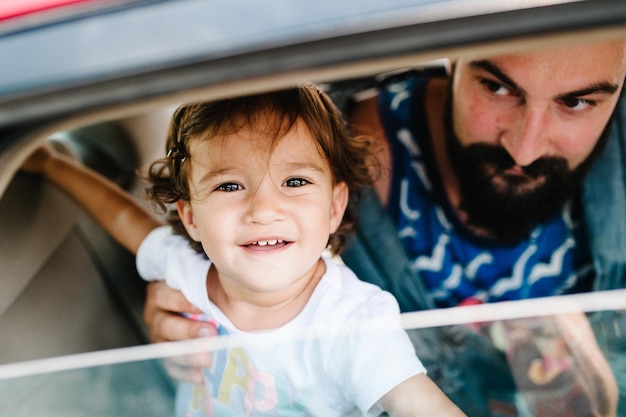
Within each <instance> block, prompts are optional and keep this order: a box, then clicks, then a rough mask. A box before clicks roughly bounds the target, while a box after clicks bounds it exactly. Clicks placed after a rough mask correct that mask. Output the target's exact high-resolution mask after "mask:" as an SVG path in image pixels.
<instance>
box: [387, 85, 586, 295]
mask: <svg viewBox="0 0 626 417" xmlns="http://www.w3.org/2000/svg"><path fill="white" fill-rule="evenodd" d="M427 81H428V78H426V77H419V76H412V77H409V78H405V79H402V80H398V81H395V82H392V83H388V84H386V85H385V86H384V87H383V88H381V92H380V95H379V110H380V114H381V117H382V121H383V125H384V127H385V131H386V134H387V137H388V138H389V140H390V142H391V145H392V154H393V179H392V189H391V194H390V200H389V201H390V203H389V207H388V211H389V213H390V215H391V217H392V219H393V222H394V224H395V225H396V229H397V232H398V235H399V237H400V239H401V241H402V243H403V246H404V247H405V249H406V251H407V255H408V257H409V259H410V261H411V264H412V268H413V269H414V270H415V271H417V272H418V274H419V275H420V276H421V277H422V279H423V280H424V282H425V285H426V287H427V289H428V291H429V292H430V295H431V296H432V297H433V299H434V300H435V303H436V304H437V305H438V306H439V307H448V306H455V305H458V304H460V303H466V302H495V301H504V300H516V299H523V298H532V297H542V296H550V295H557V294H564V293H571V292H577V291H581V290H586V289H589V288H590V284H591V281H592V279H593V275H594V272H593V267H592V263H591V258H590V255H589V253H588V250H587V244H586V242H585V239H584V233H583V228H582V226H581V225H580V223H579V222H578V218H577V217H574V216H573V213H575V212H576V210H573V207H572V204H571V203H570V204H567V205H566V206H565V207H564V209H563V211H562V212H561V213H558V214H556V215H555V216H554V217H553V218H552V219H550V220H549V221H548V222H547V223H545V224H542V225H539V226H538V227H536V228H535V230H533V232H532V233H531V236H530V238H529V239H527V240H524V241H522V242H521V243H519V244H517V245H513V246H502V245H501V244H498V243H496V242H494V241H493V240H489V239H484V238H480V237H478V236H476V235H474V234H472V233H471V232H470V231H469V230H468V229H467V228H466V227H465V226H463V224H461V223H460V221H459V220H458V218H457V217H456V215H455V214H454V213H453V211H452V208H451V207H450V205H449V202H448V201H447V199H446V198H445V197H444V196H443V187H442V185H441V183H440V178H439V175H438V171H437V169H436V167H435V165H434V164H435V162H434V157H433V154H432V152H433V151H432V149H431V144H430V133H429V128H428V124H427V121H426V116H425V114H426V112H425V108H424V91H425V87H426V83H427Z"/></svg>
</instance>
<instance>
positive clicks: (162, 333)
mask: <svg viewBox="0 0 626 417" xmlns="http://www.w3.org/2000/svg"><path fill="white" fill-rule="evenodd" d="M181 313H200V311H199V310H198V309H197V308H196V307H194V306H193V305H192V304H191V303H189V301H187V299H186V298H185V297H184V296H183V294H182V293H181V292H180V291H177V290H174V289H172V288H170V287H168V286H167V285H166V284H165V282H161V281H156V282H151V283H149V284H148V289H147V294H146V304H145V306H144V311H143V318H144V321H145V322H146V324H147V325H148V331H149V333H150V339H151V340H152V341H153V342H168V341H177V340H186V339H193V338H196V337H208V336H215V335H217V329H216V328H215V327H214V326H213V325H212V324H210V323H206V322H201V321H194V320H190V319H187V318H185V317H182V316H181ZM165 365H166V368H167V371H168V373H169V374H170V376H172V377H173V378H176V379H180V380H184V381H190V382H194V383H202V381H203V380H202V374H201V371H200V369H201V368H203V367H208V366H210V365H211V354H210V353H209V352H207V353H206V354H200V353H198V354H195V355H190V356H184V357H179V358H172V359H170V360H167V361H166V363H165Z"/></svg>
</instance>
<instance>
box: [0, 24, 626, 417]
mask: <svg viewBox="0 0 626 417" xmlns="http://www.w3.org/2000/svg"><path fill="white" fill-rule="evenodd" d="M590 36H591V37H595V38H604V37H617V36H624V27H623V26H619V27H618V29H616V30H615V29H614V28H610V29H608V30H598V31H596V32H593V31H592V32H588V33H587V32H581V33H570V32H568V33H559V34H557V35H549V36H546V37H541V36H537V37H532V36H528V37H525V38H524V37H522V38H520V39H512V40H511V39H508V40H506V41H505V42H502V43H498V42H496V41H488V40H486V41H485V42H484V43H480V42H477V43H476V44H474V45H469V46H466V47H463V46H457V47H441V48H439V49H437V48H436V47H433V50H432V51H431V50H426V51H425V52H422V53H419V52H417V53H408V54H405V55H401V54H399V55H398V56H397V57H382V58H381V59H379V60H371V61H367V60H364V59H363V60H361V61H358V62H357V63H348V64H346V65H344V66H339V67H335V68H329V69H327V68H325V67H324V66H323V65H321V66H318V67H315V68H308V67H306V65H304V66H303V68H302V69H300V71H293V72H287V73H286V74H280V72H278V73H277V74H276V75H273V74H269V75H267V76H265V77H257V78H255V77H252V76H251V77H250V78H249V79H245V77H242V82H240V83H239V82H237V81H236V80H235V81H232V80H229V81H228V82H224V83H220V82H213V84H211V83H210V82H208V81H206V80H202V81H197V82H198V83H199V84H200V86H199V87H197V88H196V87H194V88H192V86H191V84H183V87H184V88H183V87H181V88H180V90H177V89H176V88H174V87H173V88H172V90H171V91H170V92H168V93H162V94H161V93H159V92H157V93H154V92H153V91H150V93H151V94H152V93H153V95H152V96H150V94H148V93H146V96H145V97H142V99H141V100H136V101H133V100H128V101H120V105H119V106H115V105H112V104H110V103H109V104H108V105H106V106H103V107H102V108H96V109H95V110H90V111H87V112H84V113H83V114H77V115H72V114H67V113H63V112H61V113H60V115H56V117H53V118H52V120H51V121H50V120H48V121H47V122H46V123H41V128H36V129H28V128H24V129H23V130H21V131H20V129H21V128H22V127H23V126H24V125H26V124H28V120H27V117H26V116H24V120H20V121H19V123H17V124H16V126H18V127H19V128H20V129H16V130H15V131H13V132H12V134H15V133H14V132H18V133H17V136H20V132H24V133H23V135H21V136H20V137H19V138H18V139H16V140H15V141H14V143H18V142H19V144H18V145H15V146H11V145H12V143H9V144H7V145H6V146H5V145H4V144H3V143H0V145H1V146H0V153H4V156H3V157H0V163H2V162H4V163H5V168H3V171H2V172H0V174H1V175H0V265H1V267H2V268H1V269H2V272H1V273H0V276H1V277H2V291H1V292H0V334H1V335H2V343H0V404H4V405H3V406H2V407H1V408H0V416H3V415H7V416H9V415H10V416H34V415H45V416H56V415H58V416H67V415H83V414H81V413H80V412H77V413H76V414H68V410H82V411H83V412H84V411H85V410H90V411H91V415H102V416H104V415H146V416H148V415H151V416H161V415H163V416H165V415H172V412H173V411H172V407H173V403H174V397H175V382H174V380H173V379H172V378H171V377H170V376H169V375H168V372H167V369H166V367H165V365H164V363H163V361H161V360H159V358H160V357H161V356H168V355H170V356H172V355H173V354H172V353H171V352H170V351H166V350H160V351H151V350H147V349H148V346H149V345H148V344H149V342H150V339H149V334H148V330H147V328H146V324H145V323H144V320H143V304H144V300H145V289H146V284H145V283H144V282H143V281H142V280H141V279H140V278H139V276H138V274H137V272H136V269H135V262H134V257H133V256H132V255H131V254H130V253H129V252H127V251H126V250H125V249H123V248H122V247H121V246H119V245H118V244H117V243H116V242H114V241H113V240H112V239H111V238H110V237H109V236H108V235H107V234H106V233H105V232H104V231H103V230H102V229H101V228H100V227H99V226H98V225H96V224H95V223H94V222H93V221H92V220H90V219H89V218H88V217H87V216H86V215H85V214H84V213H83V212H82V211H81V209H80V208H78V207H77V206H76V205H75V204H74V203H73V202H72V201H70V199H69V198H68V197H67V196H65V195H64V194H63V193H62V192H60V191H59V190H57V189H56V188H55V187H54V186H52V185H50V184H48V183H46V182H45V181H42V179H41V178H39V177H37V176H33V175H30V174H27V173H23V172H20V171H19V169H18V168H19V165H20V163H21V161H23V160H24V159H25V157H26V156H27V155H28V154H29V152H32V151H33V150H34V149H35V148H36V146H38V145H39V144H41V143H43V142H44V141H49V142H50V143H51V145H52V146H54V147H55V148H56V149H58V150H60V151H61V152H64V153H67V154H68V155H70V156H72V157H74V158H76V159H77V160H80V161H81V162H82V163H84V164H85V165H87V166H89V167H91V168H93V169H94V170H96V171H97V172H100V173H101V174H103V175H104V176H106V177H107V178H109V179H111V180H113V181H114V182H116V183H117V184H118V185H119V186H120V187H122V188H124V189H126V190H128V191H129V192H130V193H132V194H133V195H134V196H136V198H137V199H139V200H140V201H145V203H146V204H148V202H147V201H146V200H145V199H144V191H145V190H144V188H145V183H144V181H143V180H142V177H141V173H142V172H144V171H145V169H146V168H147V166H148V164H149V163H150V162H151V161H152V160H154V159H156V158H157V157H160V156H161V155H163V154H164V152H165V148H164V139H165V135H166V131H167V127H168V123H169V119H170V116H171V115H172V113H173V111H174V109H175V108H176V107H177V106H178V103H182V102H185V101H190V100H200V99H211V98H219V97H224V96H226V95H238V94H244V93H246V92H251V91H262V90H270V89H274V88H280V87H283V86H285V85H289V84H292V83H294V82H297V81H303V80H309V79H311V80H313V81H315V82H316V83H318V84H320V85H321V86H323V88H325V89H327V90H328V91H329V93H330V94H331V96H332V97H333V99H334V100H335V102H336V103H337V104H338V105H339V107H342V106H343V105H347V104H346V103H347V97H348V96H350V95H352V94H355V93H360V94H367V92H368V91H370V89H371V88H375V86H376V84H377V83H378V82H380V80H381V79H384V78H385V77H386V76H388V75H389V74H390V73H393V74H395V73H397V72H403V71H409V70H416V69H420V68H424V67H429V68H431V67H433V66H441V65H442V64H443V65H445V63H446V59H447V58H450V57H454V56H459V55H463V54H474V53H476V52H477V51H479V52H480V53H481V54H486V55H489V54H492V53H499V52H501V51H504V50H524V49H526V48H535V47H537V46H540V45H552V44H560V43H563V42H570V43H571V42H578V41H582V40H587V39H589V38H590ZM487 39H489V38H488V37H487ZM429 40H432V39H424V41H423V42H427V41H429ZM318 46H319V45H318ZM318 46H316V48H317V47H318ZM311 50H313V51H315V50H316V49H315V48H312V49H311ZM270 58H271V57H270ZM270 58H268V59H270ZM227 64H231V63H230V62H226V63H225V64H224V68H228V65H227ZM329 67H330V65H329ZM200 69H201V68H200ZM200 69H196V68H193V71H192V70H190V69H189V68H187V67H185V68H183V69H182V70H180V72H179V75H180V76H182V77H183V78H184V77H185V76H188V75H190V74H191V75H194V74H196V71H200ZM183 70H184V71H187V72H184V71H183ZM215 71H216V74H217V70H215ZM172 73H174V75H172V74H169V75H168V76H171V77H174V76H175V75H176V74H175V73H176V71H172ZM181 74H182V75H181ZM210 75H211V76H212V75H214V74H210ZM281 75H282V76H283V77H282V78H281ZM216 76H217V75H216ZM192 78H193V76H190V77H189V79H192ZM184 82H187V81H184ZM184 82H183V83H184ZM191 82H192V81H189V83H191ZM202 83H204V85H203V84H202ZM124 88H128V87H127V86H124ZM81 93H84V91H81ZM0 101H1V100H0ZM2 106H8V105H7V104H6V103H2V102H0V112H1V110H2V108H3V107H2ZM16 107H19V106H16ZM16 111H17V110H16ZM24 111H25V112H26V111H27V110H24ZM32 111H33V112H34V111H36V109H35V110H32ZM16 114H17V113H16ZM24 114H27V113H24ZM2 117H3V116H0V122H1V121H2V120H1V118H2ZM7 117H8V116H7ZM0 128H1V126H0ZM3 158H4V159H3ZM625 298H626V297H624V296H623V293H620V294H617V293H616V294H613V295H607V296H606V297H605V298H603V299H602V300H598V299H592V298H591V297H587V298H585V297H582V298H580V301H577V302H576V303H575V304H576V305H575V307H572V306H571V305H570V304H568V303H567V302H566V301H563V303H560V302H559V301H556V300H555V301H554V304H553V305H552V306H553V307H554V311H563V312H568V311H571V310H580V309H582V310H583V311H603V310H606V311H608V312H610V313H616V312H619V311H621V310H626V301H624V299H625ZM550 307H551V306H549V305H548V306H546V305H540V304H537V303H532V302H529V303H523V302H522V303H521V304H519V307H518V308H513V307H512V309H510V310H507V309H506V308H502V309H499V310H497V309H495V308H494V307H493V306H485V308H484V310H480V309H477V310H476V311H477V316H474V317H470V316H466V315H464V313H462V312H458V311H456V310H451V311H450V312H449V313H447V314H446V315H442V314H437V312H422V313H420V314H419V315H412V314H408V315H407V316H406V317H405V320H406V321H405V323H406V324H405V325H406V328H407V329H415V332H419V330H418V329H420V328H427V327H432V328H435V327H440V326H453V325H457V324H463V323H474V322H479V321H481V320H482V321H485V322H487V321H489V320H495V319H498V320H507V319H514V318H517V317H526V316H528V315H529V314H530V311H531V310H530V309H533V308H537V309H538V310H541V309H545V311H550ZM481 311H484V313H481ZM481 314H482V315H481ZM603 320H604V321H603ZM596 325H597V326H599V327H602V326H605V327H611V328H612V329H613V330H615V329H617V330H615V331H617V332H618V333H619V332H621V331H623V330H624V328H622V327H620V326H623V325H624V323H623V320H613V316H612V315H610V314H609V315H608V316H603V317H602V319H599V320H598V323H596ZM624 331H626V330H624ZM415 334H417V333H415ZM620 343H624V344H625V345H626V342H624V340H623V339H622V340H621V342H620ZM203 346H204V345H203ZM203 346H198V345H184V346H182V347H181V350H180V352H182V354H185V353H192V352H194V351H199V350H201V349H203V348H206V347H203ZM210 346H212V345H210ZM127 348H130V349H131V350H125V349H127ZM134 348H142V349H143V350H133V349H134ZM162 349H167V348H166V347H163V348H162ZM172 349H174V351H175V352H178V353H180V352H179V351H177V350H176V349H177V348H176V347H173V348H172ZM107 351H119V352H120V356H119V357H118V358H113V359H110V360H109V359H107V358H105V357H102V356H101V357H98V358H97V359H93V361H90V358H93V357H91V356H84V357H83V356H81V355H82V354H89V353H93V352H107ZM135 352H139V353H138V354H137V355H138V356H133V355H134V354H135ZM167 352H169V353H167ZM55 358H65V359H63V361H58V362H54V360H55ZM81 358H85V361H86V362H85V364H82V363H81V362H80V360H79V359H81ZM120 358H122V359H120ZM47 359H52V360H53V361H52V362H45V361H46V360H47ZM38 361H42V362H38ZM29 363H31V366H30V367H29V366H28V364H29ZM44 363H49V364H50V368H47V369H48V370H46V371H45V372H44V371H43V370H42V371H41V372H42V373H41V374H39V371H38V368H39V367H40V366H41V364H44ZM101 365H102V366H101ZM104 365H107V366H104ZM109 365H110V366H109ZM122 365H124V366H122ZM3 366H4V368H3ZM55 366H56V368H55ZM3 369H4V370H5V371H4V374H3ZM42 369H43V368H42ZM50 369H53V370H56V371H60V370H63V369H82V370H85V372H84V373H81V374H73V373H71V372H70V373H63V372H61V373H54V372H52V371H49V370H50ZM13 371H15V374H16V375H20V378H21V377H22V376H23V375H37V378H36V379H20V378H17V379H11V378H12V377H11V375H12V372H13ZM48 372H50V373H48ZM614 372H626V369H620V370H614ZM137 374H142V375H144V376H145V377H144V378H142V382H141V384H142V385H141V386H139V387H138V386H137V381H136V378H133V376H135V375H137ZM131 380H132V382H131ZM77 382H78V385H79V386H80V385H82V386H83V387H84V388H85V391H80V390H79V392H74V393H73V394H74V395H72V396H71V397H69V396H68V395H67V393H68V392H70V391H72V390H75V387H76V386H77ZM98 384H102V387H101V389H102V394H101V395H100V394H99V391H98V389H100V388H99V387H100V385H98ZM129 384H132V388H131V387H130V385H129ZM104 385H106V388H104ZM111 386H113V387H115V392H114V393H113V394H112V393H111V391H110V387H111ZM87 387H89V388H88V391H87ZM138 389H140V390H141V392H144V393H146V395H145V396H134V397H133V398H128V396H123V395H122V394H121V393H123V392H128V391H129V390H134V391H135V392H137V390H138ZM620 390H621V391H623V392H624V393H626V387H620ZM87 392H88V394H87ZM163 392H166V393H168V395H167V396H163V395H162V393H163ZM111 395H119V397H115V398H123V400H120V402H119V404H117V403H116V404H115V407H117V408H114V411H113V412H111V406H112V404H113V400H112V399H111ZM622 395H626V394H622ZM28 396H29V397H31V398H35V397H37V398H38V400H37V401H30V402H29V401H26V400H25V398H26V397H28ZM68 398H70V399H68ZM4 409H6V410H7V411H6V412H5V411H4ZM104 410H106V411H104ZM129 410H141V413H139V412H136V413H130V412H129ZM3 413H4V414H3ZM623 415H626V411H624V414H623Z"/></svg>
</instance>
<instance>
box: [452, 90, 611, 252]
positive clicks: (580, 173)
mask: <svg viewBox="0 0 626 417" xmlns="http://www.w3.org/2000/svg"><path fill="white" fill-rule="evenodd" d="M450 84H451V83H450ZM452 117H453V115H452V91H451V87H450V85H449V86H448V97H447V101H446V108H445V115H444V123H445V129H446V148H447V152H448V156H449V158H450V162H451V164H452V167H453V169H454V173H455V175H456V177H457V180H458V181H459V186H460V206H459V208H460V209H461V210H462V211H463V212H464V213H465V214H466V216H467V218H466V222H467V225H468V226H470V227H474V228H478V229H480V230H481V231H483V232H486V234H487V236H488V237H490V238H494V239H495V240H497V241H499V242H501V243H503V244H516V243H519V242H520V241H522V240H524V239H526V238H528V237H529V236H530V233H531V232H532V231H533V229H534V228H535V227H536V226H538V225H540V224H541V223H544V222H546V221H547V220H549V219H550V218H551V217H552V216H554V215H555V214H556V213H558V212H560V211H561V210H562V209H563V207H564V205H565V203H566V202H567V201H568V200H569V199H570V198H572V197H573V196H574V194H575V193H576V192H577V191H578V190H579V189H580V185H581V183H582V180H583V178H584V177H585V175H586V174H587V172H588V171H589V169H590V168H591V165H592V164H593V162H594V161H595V159H596V158H597V156H598V155H599V154H600V153H601V152H602V150H603V149H604V147H605V145H606V142H607V140H608V136H609V132H610V129H609V127H610V125H611V121H612V120H613V118H612V117H611V119H610V121H609V123H608V124H607V126H606V127H605V129H604V131H603V132H602V134H601V135H600V137H599V139H598V142H597V144H596V146H595V147H594V149H593V151H592V152H591V154H590V155H589V156H588V157H587V159H585V160H584V161H583V162H582V163H581V164H580V165H579V166H578V167H576V168H574V169H573V170H570V169H569V168H568V166H567V161H566V160H565V159H564V158H562V157H541V158H539V159H537V160H536V161H534V162H533V163H532V164H530V165H528V166H526V167H523V174H521V173H518V174H511V173H508V174H507V173H505V171H506V170H507V169H509V168H511V167H513V166H515V162H514V160H513V158H511V156H510V155H509V153H508V152H507V151H506V150H505V149H504V148H503V147H501V146H498V145H487V144H482V143H477V144H471V145H468V146H466V147H463V146H462V145H461V142H460V140H459V138H458V137H457V136H456V133H455V132H454V124H453V120H452Z"/></svg>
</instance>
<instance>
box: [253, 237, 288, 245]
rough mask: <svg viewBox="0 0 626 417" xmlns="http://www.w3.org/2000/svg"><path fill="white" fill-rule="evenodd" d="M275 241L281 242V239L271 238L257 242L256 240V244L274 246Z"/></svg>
mask: <svg viewBox="0 0 626 417" xmlns="http://www.w3.org/2000/svg"><path fill="white" fill-rule="evenodd" d="M277 243H283V240H282V239H272V240H259V241H258V242H256V244H257V245H259V246H267V245H270V246H274V245H276V244H277Z"/></svg>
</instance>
